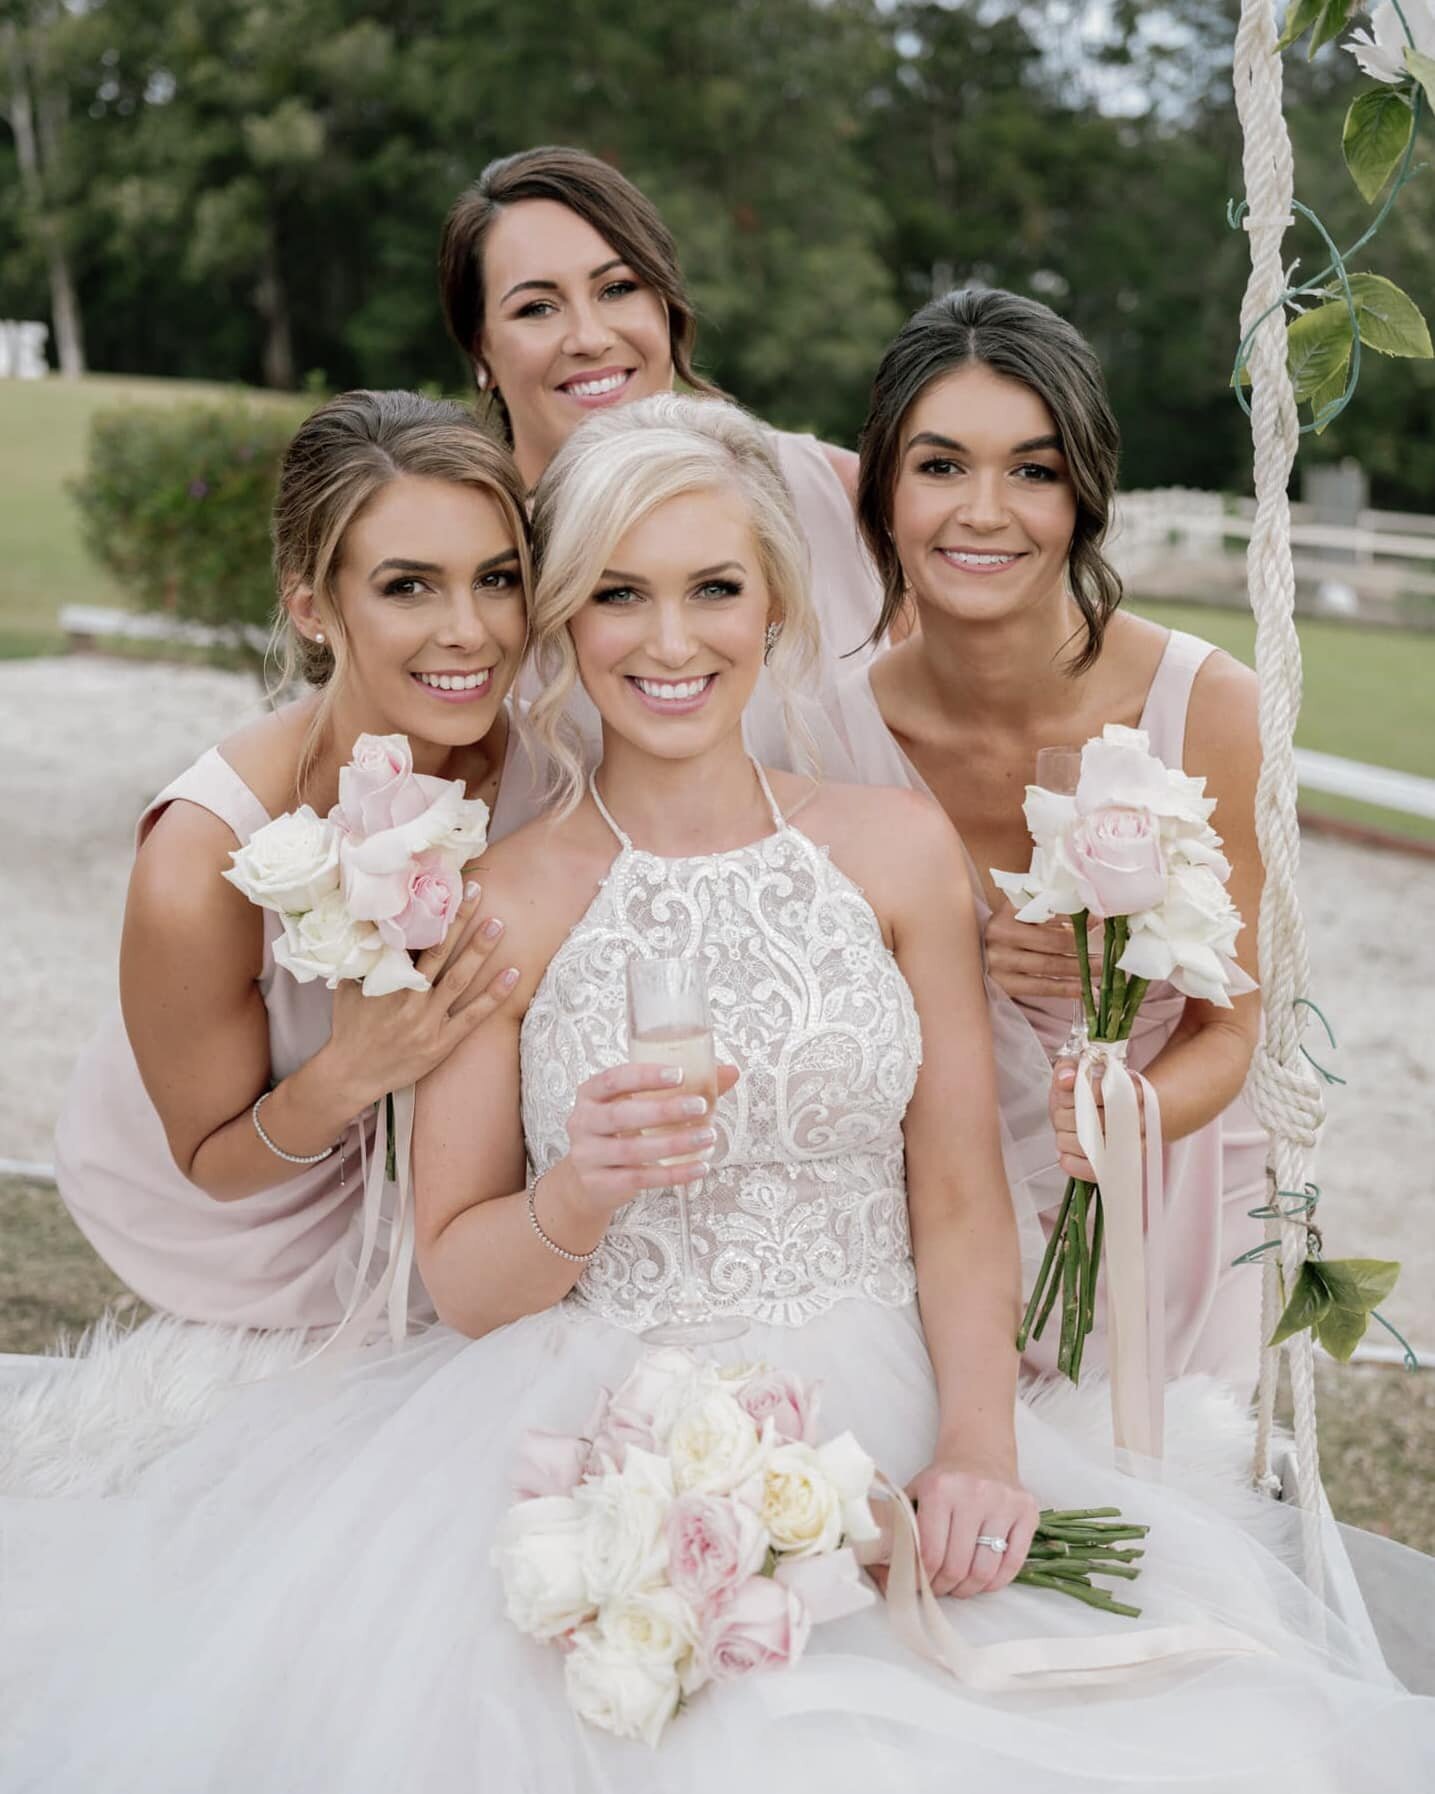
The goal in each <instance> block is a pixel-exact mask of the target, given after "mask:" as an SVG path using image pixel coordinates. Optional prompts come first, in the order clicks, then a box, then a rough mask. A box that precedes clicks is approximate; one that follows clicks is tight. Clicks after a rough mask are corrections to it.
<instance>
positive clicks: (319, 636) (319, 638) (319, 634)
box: [314, 629, 324, 648]
mask: <svg viewBox="0 0 1435 1794" xmlns="http://www.w3.org/2000/svg"><path fill="white" fill-rule="evenodd" d="M314 640H315V641H316V642H318V644H319V646H320V647H321V648H322V647H323V646H324V631H323V630H322V629H316V630H315V631H314Z"/></svg>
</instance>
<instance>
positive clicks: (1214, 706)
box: [1185, 648, 1261, 778]
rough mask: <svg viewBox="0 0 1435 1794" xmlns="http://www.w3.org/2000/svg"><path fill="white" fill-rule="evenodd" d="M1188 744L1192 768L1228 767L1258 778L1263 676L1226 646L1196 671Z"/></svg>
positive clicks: (1188, 719)
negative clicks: (1232, 653)
mask: <svg viewBox="0 0 1435 1794" xmlns="http://www.w3.org/2000/svg"><path fill="white" fill-rule="evenodd" d="M1185 747H1186V758H1187V759H1188V760H1189V761H1190V765H1189V766H1188V767H1187V771H1188V772H1201V771H1204V770H1206V769H1207V768H1209V769H1210V770H1212V771H1219V770H1222V769H1228V770H1229V771H1231V772H1243V773H1245V775H1246V776H1248V777H1251V778H1254V776H1255V773H1256V770H1257V769H1258V767H1259V765H1260V757H1261V740H1260V682H1259V680H1258V679H1257V678H1256V675H1255V673H1254V672H1253V670H1252V669H1251V668H1250V667H1248V666H1246V665H1244V664H1243V663H1242V662H1241V661H1239V660H1236V659H1235V658H1234V657H1233V656H1232V655H1230V654H1227V653H1226V652H1225V650H1224V649H1222V648H1217V649H1216V651H1215V652H1214V653H1212V654H1208V655H1207V656H1206V658H1205V660H1204V661H1202V663H1201V665H1200V667H1199V668H1198V670H1197V672H1196V678H1195V682H1194V684H1193V685H1192V687H1191V702H1190V706H1189V708H1188V710H1187V712H1186V744H1185Z"/></svg>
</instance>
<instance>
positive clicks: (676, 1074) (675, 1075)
mask: <svg viewBox="0 0 1435 1794" xmlns="http://www.w3.org/2000/svg"><path fill="white" fill-rule="evenodd" d="M682 1081H683V1068H682V1066H681V1065H665V1066H664V1067H663V1082H664V1083H665V1084H681V1083H682Z"/></svg>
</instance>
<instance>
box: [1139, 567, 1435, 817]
mask: <svg viewBox="0 0 1435 1794" xmlns="http://www.w3.org/2000/svg"><path fill="white" fill-rule="evenodd" d="M1131 608H1132V609H1133V610H1134V611H1137V612H1139V613H1140V615H1141V616H1143V617H1150V618H1151V619H1152V621H1153V622H1156V623H1165V624H1167V625H1168V626H1169V627H1171V628H1173V629H1187V630H1189V631H1190V632H1191V634H1192V635H1201V636H1204V637H1205V638H1206V640H1207V641H1209V642H1215V643H1216V645H1217V647H1220V648H1224V649H1225V650H1226V651H1227V653H1229V654H1233V655H1234V656H1235V657H1236V659H1237V660H1243V661H1245V663H1246V665H1247V666H1254V665H1255V659H1256V624H1255V618H1254V617H1252V616H1249V615H1247V614H1246V613H1245V612H1242V611H1234V610H1218V609H1216V608H1215V607H1214V606H1211V605H1205V604H1155V603H1148V602H1147V601H1146V600H1144V599H1141V598H1136V599H1133V600H1132V604H1131ZM1296 628H1297V632H1298V634H1299V635H1300V646H1301V659H1302V661H1303V663H1304V667H1305V691H1304V695H1303V699H1302V702H1301V711H1300V721H1299V723H1298V724H1297V726H1296V745H1297V747H1305V748H1315V749H1317V750H1318V751H1319V752H1321V753H1325V754H1339V755H1340V756H1342V758H1344V759H1346V760H1363V761H1365V762H1366V763H1367V764H1369V765H1371V766H1389V767H1393V768H1394V769H1395V770H1396V771H1398V772H1414V773H1420V774H1421V775H1422V776H1423V777H1425V778H1427V779H1430V778H1435V633H1431V634H1418V633H1416V632H1414V631H1409V632H1407V631H1405V630H1399V629H1359V628H1354V627H1352V626H1351V625H1350V624H1348V623H1334V622H1328V621H1325V620H1322V619H1316V618H1301V619H1299V621H1298V622H1297V625H1296ZM1302 808H1303V809H1309V810H1310V811H1311V812H1312V813H1313V814H1317V815H1323V816H1337V817H1341V818H1348V819H1350V820H1352V821H1358V822H1366V823H1370V824H1373V825H1374V826H1376V827H1378V828H1384V829H1388V830H1390V831H1391V832H1392V833H1396V834H1405V835H1413V836H1416V837H1418V838H1420V839H1423V840H1435V822H1431V821H1426V820H1424V819H1422V818H1420V817H1417V816H1404V815H1401V814H1400V813H1399V812H1398V811H1394V810H1381V809H1377V808H1375V807H1374V806H1373V805H1370V804H1361V803H1356V802H1354V801H1353V800H1351V799H1348V798H1341V797H1330V796H1328V795H1327V794H1326V793H1325V792H1323V791H1321V792H1312V793H1311V794H1310V798H1309V801H1308V803H1307V802H1306V801H1305V800H1303V801H1302Z"/></svg>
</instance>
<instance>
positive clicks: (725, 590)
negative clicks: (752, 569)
mask: <svg viewBox="0 0 1435 1794" xmlns="http://www.w3.org/2000/svg"><path fill="white" fill-rule="evenodd" d="M698 590H699V591H700V592H716V593H717V594H718V595H719V596H720V597H723V598H736V597H737V596H738V594H739V593H740V592H741V591H742V581H741V580H738V579H705V580H704V581H703V583H702V584H701V585H700V586H699V587H698Z"/></svg>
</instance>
